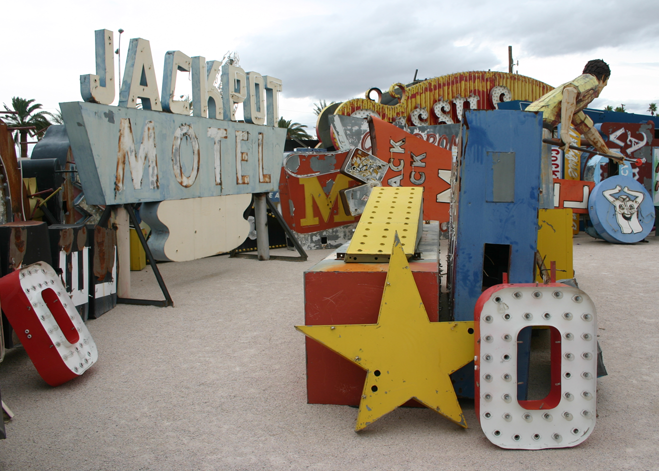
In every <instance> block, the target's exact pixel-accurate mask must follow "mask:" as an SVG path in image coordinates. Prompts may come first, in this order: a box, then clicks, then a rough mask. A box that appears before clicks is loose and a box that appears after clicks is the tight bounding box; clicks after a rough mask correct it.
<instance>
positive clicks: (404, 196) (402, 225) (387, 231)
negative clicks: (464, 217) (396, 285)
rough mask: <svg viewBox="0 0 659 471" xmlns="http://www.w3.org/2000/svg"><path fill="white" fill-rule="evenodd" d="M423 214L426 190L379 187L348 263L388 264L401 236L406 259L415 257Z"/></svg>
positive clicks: (360, 225) (352, 248) (370, 201)
mask: <svg viewBox="0 0 659 471" xmlns="http://www.w3.org/2000/svg"><path fill="white" fill-rule="evenodd" d="M422 214H423V188H422V187H377V188H374V189H373V191H372V192H371V195H370V196H369V198H368V202H367V203H366V207H365V208H364V213H363V214H362V217H361V219H360V221H359V223H358V224H357V229H356V230H355V234H354V235H353V237H352V240H351V241H350V246H349V247H348V251H347V252H346V258H345V260H346V262H388V261H389V254H390V250H389V247H391V246H392V244H393V242H394V234H395V233H398V237H400V240H401V246H402V249H403V251H404V252H405V255H406V256H407V257H411V256H412V255H414V249H415V248H416V243H417V238H418V236H420V232H419V225H420V223H421V216H422Z"/></svg>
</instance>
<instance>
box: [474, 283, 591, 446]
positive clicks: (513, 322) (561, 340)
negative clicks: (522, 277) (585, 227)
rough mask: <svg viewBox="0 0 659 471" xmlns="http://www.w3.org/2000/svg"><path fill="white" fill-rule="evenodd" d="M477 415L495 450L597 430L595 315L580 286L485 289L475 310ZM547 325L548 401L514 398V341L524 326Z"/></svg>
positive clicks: (569, 439)
mask: <svg viewBox="0 0 659 471" xmlns="http://www.w3.org/2000/svg"><path fill="white" fill-rule="evenodd" d="M474 321H475V322H474V327H475V335H474V339H475V342H476V344H475V355H476V357H475V366H474V375H475V399H476V414H477V415H478V420H479V421H480V424H481V428H482V429H483V433H485V436H486V437H487V438H488V440H490V441H491V442H492V443H494V444H495V445H497V446H499V447H501V448H512V449H526V450H539V449H545V448H567V447H573V446H576V445H579V444H580V443H582V442H583V441H584V440H586V439H587V438H588V436H590V434H591V433H592V431H593V428H594V427H595V406H596V402H597V400H596V399H597V397H596V395H597V319H596V315H595V306H594V304H593V302H592V301H591V299H590V298H589V297H588V295H587V294H586V293H584V292H583V291H581V290H579V289H577V288H573V287H571V286H567V285H563V284H558V283H551V284H547V285H536V284H506V285H497V286H493V287H492V288H490V289H488V290H486V291H485V292H484V293H483V294H482V295H481V296H480V298H479V299H478V302H477V303H476V308H475V310H474ZM533 326H543V327H549V328H551V329H552V334H553V335H552V342H551V345H552V347H551V360H552V361H551V363H552V372H551V376H552V381H551V383H552V386H551V390H550V392H549V394H548V395H547V397H546V398H544V399H541V400H537V401H520V400H518V399H517V342H515V340H516V339H517V336H518V334H519V333H520V331H521V330H522V329H524V328H525V327H533Z"/></svg>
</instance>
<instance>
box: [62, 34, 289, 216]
mask: <svg viewBox="0 0 659 471" xmlns="http://www.w3.org/2000/svg"><path fill="white" fill-rule="evenodd" d="M120 31H121V30H120ZM113 41H114V33H113V32H112V31H110V30H107V29H99V30H97V31H96V32H95V54H96V74H87V75H81V76H80V93H81V95H82V98H83V100H84V101H85V103H61V104H60V107H61V110H62V118H63V119H64V123H65V124H66V131H67V134H68V136H69V141H70V143H71V148H72V150H73V153H74V155H75V159H76V164H77V166H78V171H79V175H80V180H81V182H82V186H83V190H84V192H85V197H86V200H87V203H89V204H92V205H107V204H126V203H142V202H156V201H164V200H181V199H190V198H199V197H212V196H225V195H237V194H248V193H266V192H272V191H274V190H276V189H277V184H276V182H275V181H273V179H272V175H273V174H275V175H276V174H277V173H278V172H279V170H280V168H281V161H282V158H283V149H284V140H285V136H286V130H285V129H282V128H279V127H277V119H278V117H279V109H278V106H279V105H278V100H279V96H278V95H279V92H281V91H282V82H281V80H279V79H277V78H275V77H270V76H267V75H261V74H259V73H258V72H245V71H244V70H243V69H242V68H241V67H240V66H239V65H238V61H237V60H236V57H233V56H232V57H229V58H228V59H227V60H226V61H208V62H206V59H205V58H204V57H202V56H194V57H189V56H188V55H186V54H184V53H183V52H181V51H168V52H167V53H166V54H165V61H164V62H165V67H164V70H163V76H162V90H161V91H162V93H160V92H159V87H158V81H157V78H156V74H155V69H154V63H153V57H152V54H151V45H150V43H149V41H148V40H146V39H142V38H133V39H131V40H130V44H129V46H128V53H127V57H126V67H125V69H124V76H123V80H122V81H121V83H120V84H115V74H114V59H113V58H114V52H113V51H114V45H113ZM179 72H181V73H185V72H187V73H189V74H190V75H189V78H190V81H191V87H192V107H190V103H189V102H188V100H175V99H174V96H175V91H176V80H177V77H178V73H179ZM217 84H221V89H220V88H218V86H220V85H217ZM117 85H119V106H118V107H114V106H109V105H111V104H112V103H113V101H114V99H115V95H116V90H117ZM239 106H242V109H243V112H244V118H245V122H240V123H239V122H236V110H237V108H238V107H239ZM138 108H141V109H138ZM266 118H267V126H266V125H265V124H266Z"/></svg>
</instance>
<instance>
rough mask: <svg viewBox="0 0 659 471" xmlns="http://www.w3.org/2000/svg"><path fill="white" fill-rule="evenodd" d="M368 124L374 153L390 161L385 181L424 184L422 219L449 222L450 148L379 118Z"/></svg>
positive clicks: (413, 184)
mask: <svg viewBox="0 0 659 471" xmlns="http://www.w3.org/2000/svg"><path fill="white" fill-rule="evenodd" d="M369 126H370V132H371V142H372V151H371V152H372V154H373V155H375V156H376V157H378V158H380V159H381V160H383V161H385V162H388V163H389V169H388V170H387V173H386V174H385V176H384V178H383V179H382V185H383V186H422V187H424V188H425V192H424V205H423V219H424V220H432V221H440V223H442V222H448V220H449V208H450V203H451V184H450V182H451V165H452V161H451V152H450V151H449V150H446V149H442V148H441V147H438V146H436V145H433V144H430V143H429V142H426V141H424V140H423V139H419V138H418V137H415V136H413V135H412V134H410V133H408V132H406V131H404V130H403V129H400V128H398V127H396V126H394V125H392V124H389V123H387V122H385V121H382V120H381V119H378V118H373V117H369Z"/></svg>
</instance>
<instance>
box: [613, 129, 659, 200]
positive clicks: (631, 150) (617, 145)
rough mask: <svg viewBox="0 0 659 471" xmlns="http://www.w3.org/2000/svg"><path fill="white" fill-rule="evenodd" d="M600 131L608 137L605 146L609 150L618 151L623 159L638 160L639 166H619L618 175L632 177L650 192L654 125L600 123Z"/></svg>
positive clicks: (628, 164)
mask: <svg viewBox="0 0 659 471" xmlns="http://www.w3.org/2000/svg"><path fill="white" fill-rule="evenodd" d="M600 131H601V133H602V135H603V136H606V137H608V141H607V142H606V145H607V146H608V147H609V149H611V150H618V151H619V152H620V153H621V154H622V155H623V157H629V158H633V159H640V161H641V162H642V164H641V165H640V166H638V165H634V164H633V163H632V162H625V163H624V164H621V165H620V168H619V175H622V176H623V177H632V178H633V179H634V180H636V181H637V182H639V183H640V184H641V185H643V186H644V187H645V189H646V190H648V191H650V192H651V191H652V174H653V168H652V140H653V139H654V123H653V122H652V121H648V122H647V123H643V124H639V123H602V125H601V128H600Z"/></svg>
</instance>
